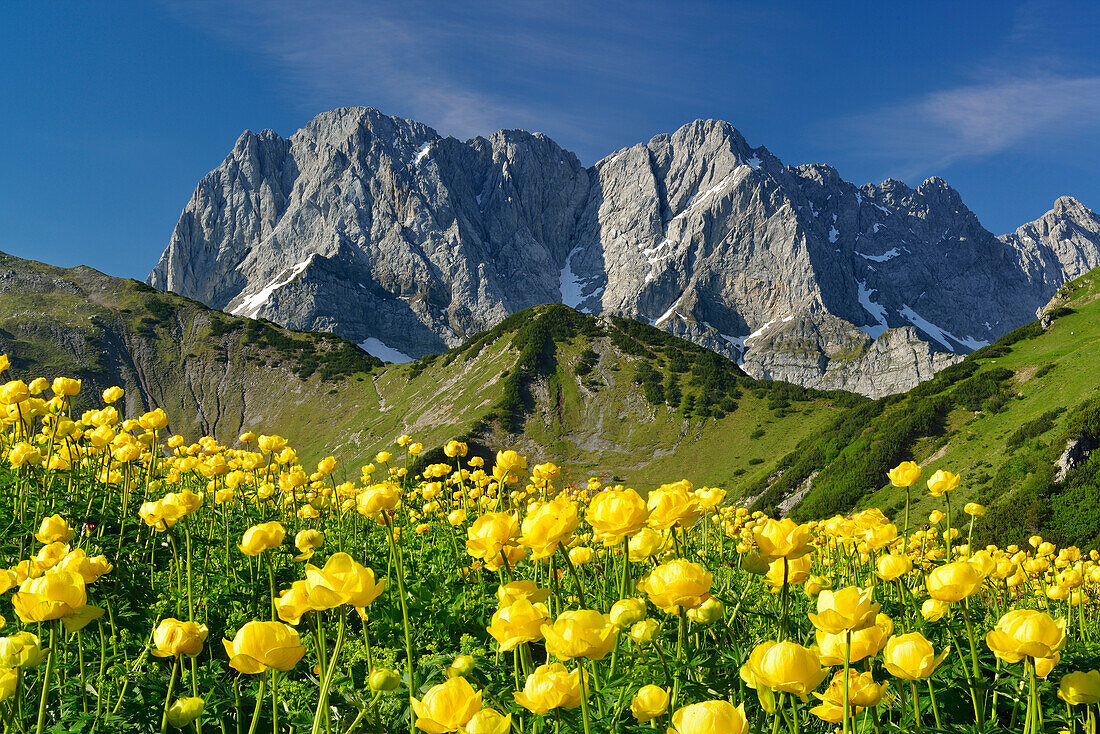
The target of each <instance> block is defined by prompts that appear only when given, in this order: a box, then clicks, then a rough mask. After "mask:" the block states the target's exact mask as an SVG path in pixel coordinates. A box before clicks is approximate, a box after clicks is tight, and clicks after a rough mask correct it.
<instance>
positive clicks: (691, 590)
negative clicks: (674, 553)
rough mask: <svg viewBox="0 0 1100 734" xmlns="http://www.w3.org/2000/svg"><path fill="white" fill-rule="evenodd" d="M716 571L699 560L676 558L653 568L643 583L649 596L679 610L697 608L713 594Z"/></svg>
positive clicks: (657, 603)
mask: <svg viewBox="0 0 1100 734" xmlns="http://www.w3.org/2000/svg"><path fill="white" fill-rule="evenodd" d="M711 581H712V575H711V573H710V572H709V571H707V570H706V569H705V568H703V567H702V566H700V565H699V564H698V563H692V562H691V561H684V560H679V559H677V560H675V561H670V562H669V563H665V564H663V565H660V566H658V567H657V568H655V569H653V571H652V572H651V573H650V574H649V576H647V577H646V579H645V581H644V582H643V584H642V590H643V591H645V593H646V594H648V595H649V600H650V601H651V602H653V604H654V605H655V606H657V607H659V608H660V609H663V610H664V611H666V612H668V613H669V614H675V613H677V612H678V611H679V609H680V607H684V608H686V609H693V608H695V607H697V606H699V605H700V604H702V603H703V602H704V601H706V600H707V598H709V597H710V584H711Z"/></svg>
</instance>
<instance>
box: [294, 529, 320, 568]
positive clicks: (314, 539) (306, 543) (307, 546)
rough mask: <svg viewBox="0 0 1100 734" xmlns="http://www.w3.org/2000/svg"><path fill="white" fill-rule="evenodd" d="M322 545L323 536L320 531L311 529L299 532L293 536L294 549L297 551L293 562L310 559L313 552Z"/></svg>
mask: <svg viewBox="0 0 1100 734" xmlns="http://www.w3.org/2000/svg"><path fill="white" fill-rule="evenodd" d="M324 544H325V534H324V533H322V532H321V531H320V530H313V529H312V528H306V529H305V530H299V531H298V534H297V535H295V536H294V547H295V548H297V549H298V553H299V555H296V556H294V560H296V561H305V560H308V559H310V558H312V557H313V554H314V552H316V550H317V549H318V548H320V547H321V546H322V545H324Z"/></svg>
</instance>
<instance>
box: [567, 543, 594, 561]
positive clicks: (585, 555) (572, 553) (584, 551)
mask: <svg viewBox="0 0 1100 734" xmlns="http://www.w3.org/2000/svg"><path fill="white" fill-rule="evenodd" d="M591 560H592V549H591V548H589V547H588V546H586V545H579V546H577V547H576V548H570V549H569V562H570V563H572V564H573V565H574V566H583V565H584V564H586V563H589V562H590V561H591Z"/></svg>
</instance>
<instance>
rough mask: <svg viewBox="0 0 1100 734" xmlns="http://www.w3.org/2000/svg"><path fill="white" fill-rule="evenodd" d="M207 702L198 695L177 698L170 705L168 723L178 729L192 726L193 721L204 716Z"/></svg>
mask: <svg viewBox="0 0 1100 734" xmlns="http://www.w3.org/2000/svg"><path fill="white" fill-rule="evenodd" d="M204 706H205V702H204V701H203V700H202V699H201V698H198V697H197V696H185V697H184V698H178V699H176V700H175V701H174V702H173V703H172V705H171V706H169V707H168V723H169V724H171V725H172V726H174V727H175V728H177V729H182V728H184V727H185V726H190V725H191V722H193V721H194V720H195V719H197V718H199V717H200V716H202V710H203V708H204Z"/></svg>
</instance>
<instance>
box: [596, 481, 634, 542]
mask: <svg viewBox="0 0 1100 734" xmlns="http://www.w3.org/2000/svg"><path fill="white" fill-rule="evenodd" d="M648 517H649V508H648V507H647V506H646V503H645V500H643V499H642V498H641V496H640V495H639V494H638V493H637V492H635V491H634V490H633V489H622V490H615V489H605V490H603V491H602V492H600V493H599V494H597V495H596V496H595V497H593V498H592V501H591V502H590V503H589V504H588V511H587V513H586V514H585V518H586V519H587V520H588V524H589V525H591V526H592V530H593V533H594V537H595V539H596V540H598V541H600V542H601V543H603V544H604V545H606V546H612V545H619V544H620V543H622V542H623V538H625V537H629V536H632V535H634V534H635V533H637V532H638V531H639V530H641V529H642V528H643V527H645V524H646V520H647V518H648Z"/></svg>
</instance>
